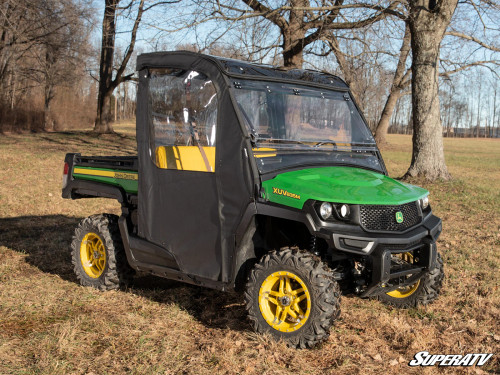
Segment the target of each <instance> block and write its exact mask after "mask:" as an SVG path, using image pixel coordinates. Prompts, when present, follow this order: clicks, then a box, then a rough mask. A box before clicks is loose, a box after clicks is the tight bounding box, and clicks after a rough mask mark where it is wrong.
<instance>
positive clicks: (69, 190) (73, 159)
mask: <svg viewBox="0 0 500 375" xmlns="http://www.w3.org/2000/svg"><path fill="white" fill-rule="evenodd" d="M137 185H138V163H137V156H81V155H80V154H67V155H66V158H65V166H64V181H63V194H62V195H63V198H72V199H75V198H85V197H109V198H118V199H119V197H118V195H120V196H122V197H126V196H130V195H137ZM111 188H112V189H111ZM113 191H115V193H112V192H113ZM118 193H119V194H118ZM113 194H114V195H113Z"/></svg>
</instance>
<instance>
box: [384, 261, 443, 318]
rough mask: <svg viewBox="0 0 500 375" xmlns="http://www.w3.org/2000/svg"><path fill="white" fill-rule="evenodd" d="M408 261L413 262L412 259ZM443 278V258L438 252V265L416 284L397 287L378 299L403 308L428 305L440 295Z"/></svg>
mask: <svg viewBox="0 0 500 375" xmlns="http://www.w3.org/2000/svg"><path fill="white" fill-rule="evenodd" d="M405 256H406V257H411V254H409V253H405V254H403V259H404V257H405ZM408 261H409V262H410V263H411V260H408ZM443 280H444V270H443V259H442V258H441V255H440V254H439V253H438V255H437V259H436V267H435V268H434V269H433V270H431V271H429V272H428V273H427V274H426V275H425V276H423V277H422V278H421V279H420V280H418V281H417V282H416V283H415V284H413V285H409V286H406V287H401V288H398V289H395V290H393V291H392V292H389V293H386V294H381V295H380V296H378V299H379V300H380V301H382V302H383V303H385V304H386V305H390V306H394V307H398V308H403V309H405V308H410V307H417V306H418V305H427V304H430V303H432V302H434V300H435V299H436V298H437V297H438V296H439V293H440V292H441V288H442V286H443Z"/></svg>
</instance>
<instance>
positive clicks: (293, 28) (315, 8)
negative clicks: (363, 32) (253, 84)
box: [203, 0, 400, 68]
mask: <svg viewBox="0 0 500 375" xmlns="http://www.w3.org/2000/svg"><path fill="white" fill-rule="evenodd" d="M241 1H242V2H243V3H244V4H245V5H246V6H247V8H241V7H239V6H238V5H237V1H226V2H222V1H219V0H215V1H212V3H213V9H212V10H211V11H209V12H208V15H207V16H206V20H213V19H221V20H224V21H229V22H238V21H241V20H244V19H248V18H256V17H262V18H264V19H266V20H267V21H269V22H270V23H272V24H273V25H274V26H276V27H277V28H278V30H279V33H280V36H281V48H282V55H283V65H284V66H285V67H287V68H301V67H302V64H303V62H304V49H305V48H306V47H307V46H308V45H310V44H312V43H314V42H316V41H318V40H320V39H321V38H323V37H324V36H325V35H326V34H327V33H328V32H329V31H331V30H342V29H359V28H364V27H366V26H368V25H371V24H373V23H375V22H377V21H379V20H381V19H383V18H385V17H387V15H389V14H392V13H395V12H396V9H397V8H398V6H399V5H400V2H399V1H390V2H389V4H388V5H387V6H383V5H382V3H379V2H374V3H373V2H372V3H370V2H369V3H358V2H349V3H346V1H345V0H335V1H326V0H325V1H321V2H319V4H317V5H315V4H311V2H310V1H308V0H288V1H284V2H282V3H281V4H278V5H275V6H273V5H271V4H269V3H268V2H264V1H258V0H241ZM203 3H205V2H203ZM203 8H204V9H205V8H206V5H205V4H204V5H203ZM354 9H356V10H358V12H357V13H356V15H355V16H354V17H353V16H352V14H351V13H345V12H346V11H348V12H349V11H352V10H354Z"/></svg>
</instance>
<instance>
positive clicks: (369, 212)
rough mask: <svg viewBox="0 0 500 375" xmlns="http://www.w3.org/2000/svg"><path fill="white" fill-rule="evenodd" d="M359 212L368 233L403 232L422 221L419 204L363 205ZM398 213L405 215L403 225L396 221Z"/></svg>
mask: <svg viewBox="0 0 500 375" xmlns="http://www.w3.org/2000/svg"><path fill="white" fill-rule="evenodd" d="M359 211H360V212H359V214H360V223H361V226H362V227H363V229H365V230H368V231H391V232H397V231H403V230H406V229H408V228H411V227H413V226H414V225H416V224H418V223H419V222H420V220H421V217H420V215H419V213H418V207H417V202H410V203H406V204H402V205H399V206H375V205H362V206H360V208H359ZM397 212H401V213H402V214H403V222H401V223H398V222H397V221H396V213H397Z"/></svg>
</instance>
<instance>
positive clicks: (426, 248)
mask: <svg viewBox="0 0 500 375" xmlns="http://www.w3.org/2000/svg"><path fill="white" fill-rule="evenodd" d="M336 229H337V230H336V231H331V230H329V228H325V227H323V228H321V229H320V231H319V232H320V233H321V237H322V238H324V239H326V240H327V242H328V243H329V245H330V246H331V247H332V248H335V249H337V250H340V251H342V252H347V253H351V254H352V255H355V254H356V255H358V256H361V257H362V259H365V260H366V264H368V265H369V269H370V271H371V272H370V275H371V278H370V280H369V281H368V283H367V284H368V285H367V287H366V288H365V289H364V290H363V291H362V292H361V296H362V297H370V296H376V295H379V294H385V293H389V292H391V291H393V290H395V289H397V288H399V287H402V286H406V285H412V284H414V283H416V282H417V281H418V280H419V279H420V278H422V277H423V276H424V275H425V274H427V273H428V272H429V271H431V270H433V269H434V268H435V265H436V259H437V247H436V241H437V239H438V237H439V235H440V234H441V231H442V222H441V219H440V218H438V217H436V216H434V215H432V213H429V214H428V215H427V216H426V217H425V218H423V221H422V223H421V224H419V225H418V226H416V227H415V228H413V229H411V230H410V231H407V232H405V233H397V232H394V233H390V234H389V233H367V232H361V231H353V230H352V229H351V230H338V229H341V228H339V227H337V228H336ZM407 252H410V253H412V256H413V264H411V265H410V264H407V265H405V267H403V266H394V264H393V261H392V256H393V255H394V254H401V253H407Z"/></svg>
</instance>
